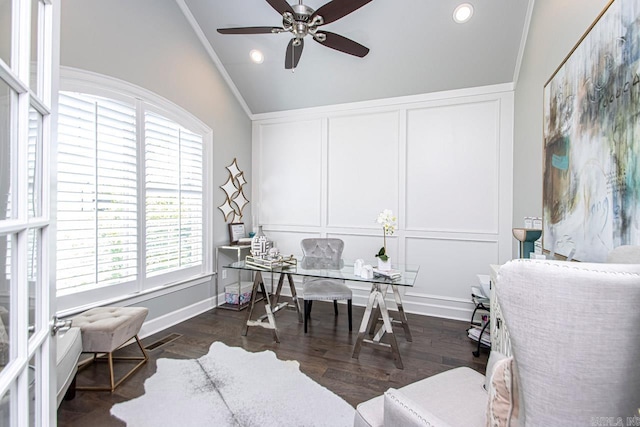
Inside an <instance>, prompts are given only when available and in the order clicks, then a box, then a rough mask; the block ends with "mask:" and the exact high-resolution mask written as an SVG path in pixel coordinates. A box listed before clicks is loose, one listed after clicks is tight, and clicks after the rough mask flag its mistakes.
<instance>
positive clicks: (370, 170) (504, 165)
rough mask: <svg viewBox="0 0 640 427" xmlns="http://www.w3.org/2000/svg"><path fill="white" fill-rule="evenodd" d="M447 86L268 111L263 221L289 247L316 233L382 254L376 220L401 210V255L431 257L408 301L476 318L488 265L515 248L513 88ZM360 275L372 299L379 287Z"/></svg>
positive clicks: (396, 246)
mask: <svg viewBox="0 0 640 427" xmlns="http://www.w3.org/2000/svg"><path fill="white" fill-rule="evenodd" d="M447 95H448V94H447V93H439V94H437V95H425V96H424V97H422V98H421V97H410V98H407V100H406V102H402V100H399V99H394V100H390V101H389V102H388V103H387V104H385V103H384V102H381V101H378V102H376V103H372V104H371V105H363V104H355V105H337V106H334V107H332V108H328V107H327V108H324V109H320V110H318V109H315V110H314V109H311V110H300V111H293V112H282V113H280V114H275V113H274V114H270V115H269V116H268V117H264V118H257V119H256V120H254V122H253V129H254V132H253V138H254V139H253V174H254V177H258V178H256V179H254V182H253V183H252V201H253V202H254V205H253V206H254V209H255V212H258V214H259V217H258V219H256V218H253V219H254V221H256V220H257V221H259V223H260V224H262V225H263V226H264V231H265V234H267V236H269V237H270V238H271V239H273V240H274V241H276V243H277V245H278V247H279V248H280V250H281V252H282V253H285V254H289V253H293V254H300V249H299V248H300V240H301V239H302V238H304V237H316V236H317V237H324V236H327V237H339V238H341V239H343V240H344V241H345V251H344V258H345V259H348V260H350V261H352V260H354V259H357V258H363V259H365V261H366V262H367V263H371V264H374V263H376V258H375V256H374V255H375V254H376V253H377V251H378V250H379V249H380V247H381V246H382V244H383V238H382V228H381V227H380V226H379V225H378V224H377V223H376V222H375V220H376V217H377V215H378V213H379V212H380V211H382V210H383V209H391V210H393V213H394V214H395V215H396V216H397V219H398V221H397V226H398V229H397V230H396V232H395V233H394V235H393V236H391V237H389V238H388V241H387V250H388V252H389V253H390V254H391V257H392V260H393V262H394V263H401V264H419V265H420V266H421V270H420V273H419V275H418V279H417V283H416V286H415V287H414V288H411V289H405V290H403V292H404V295H405V308H406V309H407V311H408V312H411V313H417V314H428V315H434V316H442V317H449V318H455V319H467V318H468V317H469V316H470V314H471V311H472V309H473V306H472V304H471V299H470V287H471V285H472V284H475V283H476V282H477V278H476V274H488V271H489V265H490V264H500V263H503V262H505V261H507V260H508V259H510V257H511V247H512V241H513V237H512V236H511V227H512V224H511V219H512V205H513V185H512V177H513V171H512V169H513V92H512V90H511V89H505V87H504V86H497V87H488V88H474V89H472V90H469V91H466V92H465V91H452V92H451V93H450V96H449V97H448V96H447ZM256 202H257V203H256ZM349 286H350V287H351V288H352V289H353V290H354V304H364V303H366V298H367V295H368V289H369V286H367V285H365V284H362V283H355V282H351V283H349ZM393 305H394V303H393V302H392V303H391V306H393Z"/></svg>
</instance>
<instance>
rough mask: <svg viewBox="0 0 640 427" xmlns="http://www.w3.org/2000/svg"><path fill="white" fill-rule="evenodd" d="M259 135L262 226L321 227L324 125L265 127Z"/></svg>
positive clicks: (300, 123) (305, 123)
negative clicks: (322, 135)
mask: <svg viewBox="0 0 640 427" xmlns="http://www.w3.org/2000/svg"><path fill="white" fill-rule="evenodd" d="M259 133H260V147H259V151H260V156H259V163H260V166H259V169H260V174H259V177H260V182H259V183H258V186H259V188H260V191H259V193H258V194H259V210H260V217H259V221H260V223H261V224H270V225H309V226H319V225H320V208H321V195H322V182H321V181H322V169H321V166H322V156H321V154H322V151H321V149H322V145H321V143H322V138H321V134H322V128H321V121H320V120H303V121H296V122H287V123H274V124H265V125H261V126H260V127H259Z"/></svg>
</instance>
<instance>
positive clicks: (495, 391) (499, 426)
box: [487, 357, 519, 427]
mask: <svg viewBox="0 0 640 427" xmlns="http://www.w3.org/2000/svg"><path fill="white" fill-rule="evenodd" d="M514 365H515V362H514V360H513V357H509V358H505V359H501V360H500V361H498V362H497V363H496V364H495V369H494V371H493V374H492V375H491V381H490V387H489V399H488V404H487V427H515V426H517V425H518V415H519V396H518V382H517V376H516V370H515V366H514Z"/></svg>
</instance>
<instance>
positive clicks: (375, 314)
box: [224, 258, 420, 369]
mask: <svg viewBox="0 0 640 427" xmlns="http://www.w3.org/2000/svg"><path fill="white" fill-rule="evenodd" d="M306 265H309V263H305V262H302V261H301V258H298V262H297V265H293V266H285V267H276V268H273V269H268V268H264V267H256V266H254V265H250V264H246V263H245V261H239V262H234V263H232V264H229V265H226V266H224V268H231V269H237V270H247V271H252V272H254V273H255V277H254V281H253V289H252V291H251V302H250V308H249V310H248V312H247V316H246V321H245V324H244V325H243V331H242V335H247V332H248V330H249V327H250V326H260V327H263V328H266V329H271V330H272V331H273V336H274V338H275V340H276V342H280V340H279V338H278V329H277V326H276V321H275V316H274V315H275V313H276V312H278V311H279V310H281V309H282V308H284V307H286V306H288V305H289V304H288V303H286V302H283V303H280V302H279V300H280V292H281V290H282V286H283V284H284V279H285V277H286V278H287V280H288V282H289V288H290V290H291V296H292V300H293V305H294V307H295V309H296V311H297V312H298V321H299V322H302V312H301V310H300V304H299V302H298V298H297V294H296V289H295V286H294V283H293V278H292V275H296V276H308V277H318V278H329V279H343V280H348V281H352V282H366V283H369V284H370V285H371V291H370V293H369V298H368V301H367V306H366V308H365V311H364V316H363V318H362V322H361V323H360V329H359V330H358V338H357V339H356V344H355V347H354V350H353V357H354V358H356V359H357V358H358V356H359V354H360V350H361V348H362V346H363V345H370V346H376V347H383V348H386V349H388V350H390V351H391V353H392V355H393V358H394V361H395V364H396V366H397V367H398V368H400V369H402V368H403V365H402V359H401V357H400V352H399V350H398V343H397V341H396V338H395V335H394V333H393V327H392V324H393V323H399V324H401V325H402V327H403V329H404V332H405V337H406V339H407V341H412V337H411V331H410V330H409V323H408V322H407V316H406V314H405V312H404V309H403V307H402V298H401V296H400V292H399V290H398V288H399V287H400V286H405V287H412V286H413V285H414V283H415V280H416V277H417V275H418V270H419V269H420V267H419V266H417V265H397V264H394V265H393V268H394V270H397V271H399V272H400V273H401V277H399V278H397V279H393V280H392V279H390V278H388V277H384V276H378V275H374V277H373V278H369V279H365V278H362V277H360V276H357V275H355V274H354V272H353V262H349V261H341V263H340V266H339V268H327V269H318V268H305V266H306ZM265 272H267V273H271V274H279V275H280V278H279V280H278V286H277V288H276V292H275V294H274V295H272V296H269V295H268V293H267V292H266V289H265V285H264V281H263V279H262V273H265ZM272 283H273V282H272ZM389 288H391V290H392V292H393V296H394V299H395V302H396V306H397V311H398V314H399V317H400V319H399V320H394V319H392V318H391V317H390V316H389V310H388V308H387V304H386V302H385V296H386V294H387V291H388V290H389ZM259 291H261V292H262V294H263V295H264V297H265V300H264V302H265V312H266V313H265V314H264V315H262V316H260V317H258V318H257V319H256V320H252V319H251V317H252V314H253V309H254V305H255V302H256V298H257V294H258V292H259ZM380 320H381V321H382V325H381V326H380V327H379V328H378V329H377V330H376V327H377V325H378V323H379V321H380ZM385 334H388V339H387V341H388V343H387V342H384V343H383V342H381V340H382V337H383V336H384V335H385Z"/></svg>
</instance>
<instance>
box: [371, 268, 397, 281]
mask: <svg viewBox="0 0 640 427" xmlns="http://www.w3.org/2000/svg"><path fill="white" fill-rule="evenodd" d="M373 274H375V275H376V276H383V277H388V278H389V279H391V280H393V279H399V278H401V277H402V272H401V271H400V270H393V269H392V270H380V269H378V268H374V269H373Z"/></svg>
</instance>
